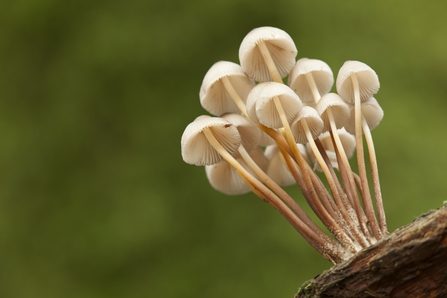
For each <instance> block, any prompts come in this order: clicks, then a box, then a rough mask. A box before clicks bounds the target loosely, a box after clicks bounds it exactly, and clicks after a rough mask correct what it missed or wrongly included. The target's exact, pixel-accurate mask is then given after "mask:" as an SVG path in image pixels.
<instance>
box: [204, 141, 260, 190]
mask: <svg viewBox="0 0 447 298" xmlns="http://www.w3.org/2000/svg"><path fill="white" fill-rule="evenodd" d="M249 154H250V156H251V158H252V159H253V160H254V162H255V163H256V164H257V165H258V166H259V167H260V168H261V169H262V170H263V171H266V170H267V166H268V159H267V158H266V157H265V155H264V152H263V151H262V150H261V148H260V147H256V148H255V149H254V150H252V151H251V152H250V153H249ZM237 161H238V162H239V163H240V164H241V165H242V166H243V167H244V168H245V169H246V170H247V171H249V172H250V173H251V174H252V175H254V173H253V172H252V170H251V169H249V167H248V166H247V164H246V163H245V162H244V161H243V160H242V158H238V159H237ZM205 172H206V176H207V178H208V181H209V182H210V184H211V186H212V187H213V188H214V189H216V190H218V191H220V192H222V193H224V194H227V195H239V194H244V193H247V192H249V191H250V188H249V187H248V185H247V183H246V182H245V180H244V179H243V178H242V176H241V175H240V174H239V173H238V172H237V171H236V170H235V169H234V168H233V167H232V166H231V165H230V164H229V163H228V162H226V161H222V162H220V163H218V164H215V165H209V166H205Z"/></svg>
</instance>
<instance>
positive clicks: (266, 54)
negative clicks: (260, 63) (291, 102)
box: [258, 41, 284, 83]
mask: <svg viewBox="0 0 447 298" xmlns="http://www.w3.org/2000/svg"><path fill="white" fill-rule="evenodd" d="M258 48H259V51H260V52H261V55H262V58H264V62H265V64H266V65H267V68H268V70H269V72H270V75H271V76H272V79H273V81H275V82H277V83H284V82H283V81H282V79H281V76H280V74H279V71H278V68H277V67H276V65H275V62H274V61H273V59H272V55H270V51H269V49H268V48H267V45H266V44H265V42H263V41H261V42H260V43H258Z"/></svg>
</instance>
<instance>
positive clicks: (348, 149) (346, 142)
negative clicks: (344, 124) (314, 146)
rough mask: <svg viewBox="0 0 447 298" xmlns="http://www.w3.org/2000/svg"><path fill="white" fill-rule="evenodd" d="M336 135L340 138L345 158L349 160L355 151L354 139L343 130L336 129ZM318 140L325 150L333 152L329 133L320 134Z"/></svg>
mask: <svg viewBox="0 0 447 298" xmlns="http://www.w3.org/2000/svg"><path fill="white" fill-rule="evenodd" d="M337 134H338V136H339V138H340V141H341V145H342V146H343V150H344V151H345V153H346V157H347V158H351V157H352V155H353V154H354V150H355V137H354V136H353V135H352V134H350V133H348V132H347V131H346V130H345V129H344V128H342V129H338V130H337ZM318 138H319V139H320V141H321V144H322V145H323V148H324V149H325V150H327V151H332V152H335V149H334V144H333V142H332V138H331V135H330V133H329V132H324V133H322V134H321V135H320V136H319V137H318Z"/></svg>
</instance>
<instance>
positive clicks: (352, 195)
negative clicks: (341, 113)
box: [327, 108, 368, 235]
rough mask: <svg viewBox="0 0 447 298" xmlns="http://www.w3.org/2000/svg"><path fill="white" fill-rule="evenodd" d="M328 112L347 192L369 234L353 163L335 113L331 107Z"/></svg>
mask: <svg viewBox="0 0 447 298" xmlns="http://www.w3.org/2000/svg"><path fill="white" fill-rule="evenodd" d="M327 114H328V118H329V123H330V126H331V130H330V134H331V138H332V140H333V142H334V143H335V146H334V148H335V150H337V153H338V154H339V155H338V156H339V157H340V159H341V162H342V164H343V167H342V171H344V173H346V176H347V178H348V179H347V185H345V188H349V191H346V194H347V195H348V198H349V200H350V202H351V205H352V206H353V207H354V210H355V213H356V215H357V220H358V221H359V223H360V222H362V224H360V227H361V229H362V232H363V234H364V235H368V233H367V231H366V229H365V228H364V224H366V222H364V221H363V219H364V217H363V210H362V207H361V206H360V202H359V198H358V196H357V191H356V188H355V181H354V175H353V174H352V173H353V172H352V169H351V165H350V164H349V160H348V157H347V155H346V152H345V149H344V147H343V144H342V143H341V140H340V136H339V135H338V133H337V127H336V126H335V121H334V115H333V113H332V110H331V109H330V108H329V109H328V110H327Z"/></svg>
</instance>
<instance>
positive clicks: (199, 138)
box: [181, 116, 241, 166]
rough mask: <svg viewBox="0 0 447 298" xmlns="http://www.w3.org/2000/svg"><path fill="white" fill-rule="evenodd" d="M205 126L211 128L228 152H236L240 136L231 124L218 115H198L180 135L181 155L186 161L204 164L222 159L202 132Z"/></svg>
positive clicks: (210, 163)
mask: <svg viewBox="0 0 447 298" xmlns="http://www.w3.org/2000/svg"><path fill="white" fill-rule="evenodd" d="M205 128H209V129H210V130H211V132H212V133H213V135H214V137H215V138H216V139H217V140H218V141H219V143H220V144H221V145H222V146H223V147H224V148H225V150H227V151H228V153H230V154H232V155H233V154H235V153H236V152H237V149H238V148H239V146H240V145H241V137H240V135H239V132H238V130H237V128H236V127H235V126H234V125H233V124H231V123H229V122H228V121H226V120H224V119H222V118H218V117H209V116H199V117H197V118H196V119H195V120H194V121H193V122H191V123H190V124H188V126H187V127H186V128H185V131H184V132H183V135H182V139H181V148H182V157H183V160H184V161H185V162H186V163H189V164H193V165H196V166H205V165H212V164H216V163H218V162H221V161H222V160H223V158H222V156H221V155H220V154H219V153H218V152H217V151H216V149H214V147H213V146H212V145H211V144H210V142H209V141H208V139H207V138H206V136H205V134H204V133H203V130H204V129H205Z"/></svg>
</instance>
